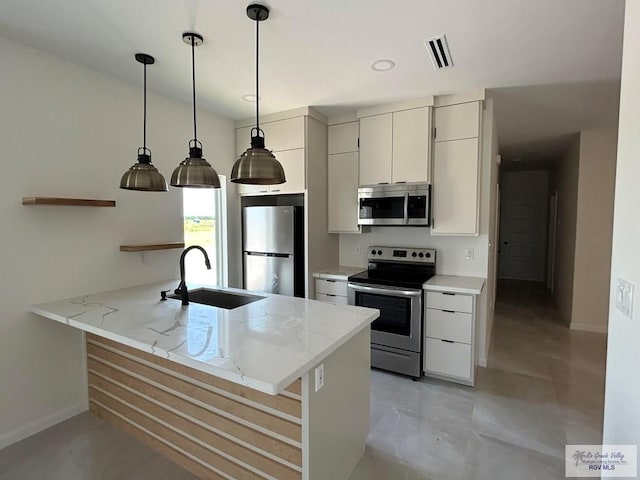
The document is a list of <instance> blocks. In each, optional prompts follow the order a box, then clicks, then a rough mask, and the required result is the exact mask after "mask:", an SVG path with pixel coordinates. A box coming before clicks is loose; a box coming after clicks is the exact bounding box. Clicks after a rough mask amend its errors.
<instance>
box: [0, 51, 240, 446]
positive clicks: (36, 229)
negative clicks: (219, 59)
mask: <svg viewBox="0 0 640 480" xmlns="http://www.w3.org/2000/svg"><path fill="white" fill-rule="evenodd" d="M151 53H153V52H151ZM0 58H2V64H3V68H2V74H0V105H2V111H1V113H0V131H1V132H2V141H1V142H0V158H2V169H3V172H2V176H1V177H0V182H1V185H2V189H1V192H2V193H1V197H0V199H1V200H0V221H1V222H2V235H1V238H2V248H1V249H0V265H2V272H3V275H2V285H1V288H0V304H1V305H2V314H1V316H0V352H1V353H0V385H2V387H1V388H0V447H2V446H4V445H6V444H8V443H11V442H13V441H16V440H18V439H20V438H22V437H24V436H27V435H29V434H32V433H34V432H35V431H37V430H39V429H41V428H44V427H47V426H48V425H50V424H53V423H55V422H57V421H60V420H62V419H64V418H65V417H67V416H69V415H72V414H74V413H77V412H78V411H80V410H82V409H84V408H85V406H86V378H85V372H84V358H83V346H82V341H81V338H82V337H81V334H80V333H79V332H77V331H75V330H73V329H70V328H67V327H65V326H63V325H60V324H58V323H55V322H51V321H50V320H45V319H42V318H39V317H37V316H35V315H32V314H28V313H27V306H28V305H29V304H32V303H39V302H45V301H50V300H55V299H60V298H65V297H69V296H75V295H79V294H82V293H90V292H95V291H100V290H105V289H112V288H117V287H126V286H130V285H134V284H140V283H145V282H151V281H159V280H167V279H171V278H176V277H177V276H178V257H179V254H180V251H165V252H157V253H150V254H149V255H148V257H147V262H146V263H145V264H141V263H140V261H139V259H138V256H137V255H135V254H130V253H121V252H119V250H118V246H119V245H120V244H122V243H131V242H140V243H142V242H154V241H176V240H181V239H182V218H181V215H182V195H181V192H180V190H179V189H171V190H170V191H169V192H168V193H142V192H129V191H124V190H120V189H119V188H118V184H119V181H120V176H121V175H122V173H123V172H124V171H125V170H126V169H127V168H128V167H129V166H131V165H132V164H133V163H134V162H135V159H136V149H137V147H138V146H140V142H141V139H142V99H141V97H142V89H141V87H140V86H134V85H128V84H124V83H121V82H119V81H116V80H114V79H111V78H109V77H106V76H104V75H102V74H98V73H96V72H94V71H91V70H88V69H85V68H83V67H79V66H77V65H74V64H71V63H68V62H65V61H63V60H61V59H58V58H56V57H53V56H49V55H46V54H44V53H41V52H39V51H37V50H33V49H30V48H27V47H23V46H20V45H18V44H15V43H12V42H10V41H8V40H4V39H2V38H0ZM123 62H130V64H131V68H132V69H133V68H135V69H140V68H141V67H140V66H139V65H138V64H137V63H135V61H134V59H133V52H132V56H131V58H125V59H123ZM141 74H142V72H141ZM148 77H149V85H150V86H151V87H152V85H153V83H154V71H153V67H150V68H149V71H148ZM185 81H188V80H187V79H185ZM148 106H149V109H148V145H149V146H150V147H151V149H152V152H153V157H152V159H153V162H154V163H155V164H156V166H157V167H158V168H159V170H160V171H161V172H162V173H163V174H164V175H165V178H167V180H168V179H169V178H170V175H171V172H172V170H173V168H174V167H175V166H176V165H177V164H178V162H179V161H180V160H182V159H183V158H184V157H185V156H186V154H187V143H188V140H189V139H190V138H191V135H192V132H191V107H190V105H187V104H180V103H177V102H174V101H169V100H167V99H164V98H161V97H159V96H157V95H154V94H151V95H149V98H148ZM199 113H200V115H199V117H198V120H199V132H201V135H202V138H201V140H202V142H203V144H204V153H205V157H206V158H207V159H209V160H210V161H211V162H212V163H213V164H214V166H215V167H216V168H217V169H218V171H219V172H220V173H227V174H228V173H229V172H230V170H231V165H232V162H233V160H234V128H233V123H232V122H231V121H230V120H228V119H225V118H222V117H220V116H217V115H213V114H209V113H205V112H203V111H200V112H199ZM29 195H47V196H67V197H85V198H104V199H114V200H116V201H117V207H116V208H86V207H52V206H22V205H21V197H23V196H29ZM229 198H230V204H231V206H232V207H233V208H235V207H234V202H235V198H236V195H235V187H233V186H232V187H230V188H229ZM235 215H236V217H239V215H237V213H236V214H235ZM231 227H232V228H230V232H231V233H230V239H229V246H230V248H234V245H237V244H238V242H237V237H235V238H236V240H234V236H235V235H237V230H236V231H234V228H233V226H231ZM234 242H235V244H234ZM233 270H234V269H233V268H232V273H231V277H232V281H234V279H235V278H237V277H236V276H237V275H238V273H237V271H233Z"/></svg>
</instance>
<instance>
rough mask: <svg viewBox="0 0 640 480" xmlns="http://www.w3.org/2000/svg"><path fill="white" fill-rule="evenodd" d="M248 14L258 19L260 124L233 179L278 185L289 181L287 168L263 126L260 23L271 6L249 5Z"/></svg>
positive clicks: (232, 173)
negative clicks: (267, 139)
mask: <svg viewBox="0 0 640 480" xmlns="http://www.w3.org/2000/svg"><path fill="white" fill-rule="evenodd" d="M247 16H248V17H249V18H250V19H251V20H254V21H255V22H256V126H255V128H252V129H251V147H250V148H249V149H247V151H246V152H244V153H243V154H242V155H240V158H239V159H238V160H236V163H235V164H234V165H233V169H232V170H231V181H232V182H234V183H243V184H248V185H278V184H281V183H284V182H286V178H285V175H284V169H283V168H282V165H281V164H280V162H278V160H277V159H276V157H275V156H274V155H273V153H271V151H270V150H267V149H266V148H265V146H264V132H263V131H262V130H261V129H260V96H259V85H260V82H259V75H258V73H259V68H258V67H259V53H260V49H259V48H260V35H259V33H260V31H259V25H260V22H262V21H264V20H266V19H267V18H269V9H268V8H267V7H265V6H264V5H259V4H252V5H249V6H248V7H247Z"/></svg>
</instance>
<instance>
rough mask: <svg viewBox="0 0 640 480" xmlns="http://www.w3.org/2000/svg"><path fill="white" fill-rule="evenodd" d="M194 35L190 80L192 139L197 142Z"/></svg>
mask: <svg viewBox="0 0 640 480" xmlns="http://www.w3.org/2000/svg"><path fill="white" fill-rule="evenodd" d="M195 42H196V39H195V35H191V77H192V78H191V80H192V85H193V139H194V140H195V141H196V144H197V142H198V134H197V130H196V125H197V123H196V48H195Z"/></svg>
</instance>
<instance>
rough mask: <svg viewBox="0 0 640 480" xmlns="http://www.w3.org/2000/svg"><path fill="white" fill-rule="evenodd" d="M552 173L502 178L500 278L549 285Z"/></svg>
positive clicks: (510, 173) (505, 173) (506, 174)
mask: <svg viewBox="0 0 640 480" xmlns="http://www.w3.org/2000/svg"><path fill="white" fill-rule="evenodd" d="M548 198H549V171H548V170H530V171H503V172H501V176H500V240H499V249H498V253H499V258H498V277H499V279H500V280H521V281H529V282H540V283H546V275H547V246H548V235H547V230H548V212H549V209H548Z"/></svg>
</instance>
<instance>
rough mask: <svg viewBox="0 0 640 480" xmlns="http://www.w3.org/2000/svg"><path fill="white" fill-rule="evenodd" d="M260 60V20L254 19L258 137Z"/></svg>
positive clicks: (258, 126) (257, 129)
mask: <svg viewBox="0 0 640 480" xmlns="http://www.w3.org/2000/svg"><path fill="white" fill-rule="evenodd" d="M259 58H260V19H259V18H256V135H258V136H260V91H259V88H260V82H259V80H260V77H259V73H258V72H259V64H258V60H259Z"/></svg>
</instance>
